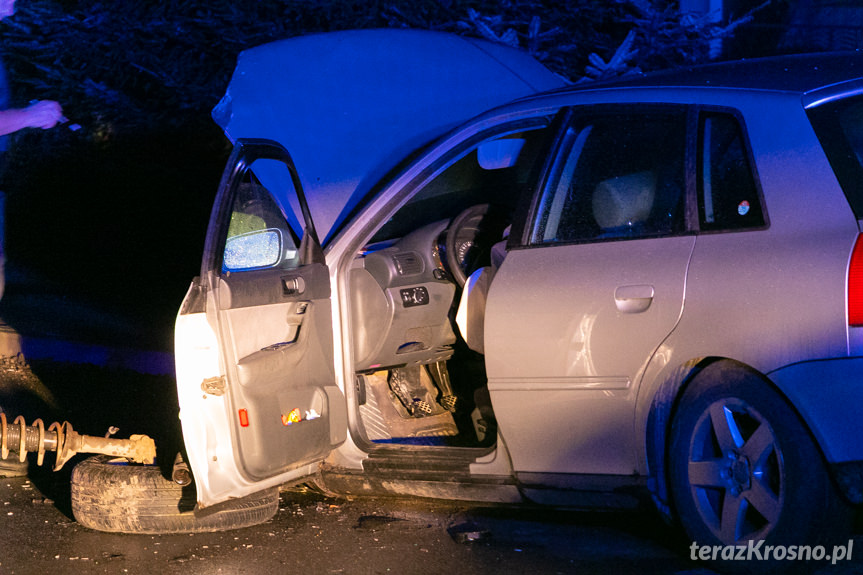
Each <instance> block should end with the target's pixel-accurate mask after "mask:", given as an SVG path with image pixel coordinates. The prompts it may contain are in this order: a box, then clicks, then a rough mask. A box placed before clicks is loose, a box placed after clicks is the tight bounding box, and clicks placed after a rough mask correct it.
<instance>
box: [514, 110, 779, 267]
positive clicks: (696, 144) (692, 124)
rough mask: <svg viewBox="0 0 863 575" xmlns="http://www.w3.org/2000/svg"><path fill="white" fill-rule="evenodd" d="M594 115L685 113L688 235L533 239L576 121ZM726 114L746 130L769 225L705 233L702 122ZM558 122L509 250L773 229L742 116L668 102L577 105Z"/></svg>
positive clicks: (748, 153) (745, 143) (749, 158)
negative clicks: (702, 222)
mask: <svg viewBox="0 0 863 575" xmlns="http://www.w3.org/2000/svg"><path fill="white" fill-rule="evenodd" d="M594 110H600V111H602V112H604V113H613V112H614V110H628V111H638V110H643V111H645V112H650V111H654V112H661V111H662V110H681V111H682V112H683V113H685V114H686V136H685V140H686V150H685V157H684V160H683V162H684V170H685V174H684V178H683V179H684V190H683V201H684V206H683V211H684V229H683V230H681V231H680V232H678V233H674V234H668V235H661V236H644V237H636V238H602V239H596V238H587V239H579V240H571V241H566V242H548V243H532V242H531V236H532V234H533V233H534V228H535V226H536V225H538V217H539V216H540V214H539V209H540V206H541V202H542V198H543V196H544V195H545V194H546V193H547V191H548V189H549V187H550V186H553V185H555V184H556V183H557V181H556V177H555V171H556V169H557V165H558V164H559V163H560V162H565V161H566V158H565V157H564V156H565V155H566V154H567V152H568V147H567V145H568V141H567V138H568V136H567V132H568V128H569V127H570V126H571V124H572V122H573V121H574V119H575V118H576V117H577V116H578V115H580V114H582V113H591V112H593V111H594ZM716 114H722V115H727V116H730V117H732V118H733V119H734V120H735V121H736V122H737V125H738V127H739V128H740V132H741V135H742V138H743V147H744V149H745V153H746V161H747V163H748V166H749V170H750V173H751V175H752V178H753V180H754V185H755V193H756V196H757V198H758V201H759V203H760V205H761V212H762V216H763V220H764V223H763V225H761V226H753V227H746V228H735V229H728V228H723V229H701V225H700V213H699V194H700V193H701V191H700V185H699V182H698V177H699V176H698V175H699V170H700V166H699V162H700V161H701V160H700V158H701V153H702V142H701V133H700V132H701V120H702V118H703V117H704V116H705V115H716ZM556 122H557V133H556V136H555V140H554V142H553V143H552V145H551V147H550V150H549V155H548V160H547V162H546V163H545V165H544V166H543V172H542V174H541V176H540V177H539V178H538V180H537V186H536V190H535V193H534V194H532V195H531V196H530V197H527V198H525V202H524V204H523V205H522V206H521V207H520V208H521V209H520V210H519V213H521V214H523V218H521V219H520V220H517V221H515V222H513V227H512V234H511V235H510V238H509V242H508V244H507V250H515V249H534V248H543V247H553V246H561V245H572V244H591V243H596V242H600V241H601V242H607V241H636V240H642V239H658V238H664V237H680V236H686V235H701V234H711V235H712V234H726V233H742V232H750V231H760V230H766V229H769V228H770V213H769V206H768V205H767V202H766V200H765V197H764V190H763V186H762V185H761V176H760V174H759V172H758V164H757V162H756V161H755V154H754V152H753V150H752V144H751V141H750V137H749V129H748V126H747V125H746V121H745V118H744V116H743V114H742V112H741V111H740V110H738V109H737V108H733V107H730V106H721V105H710V104H706V105H705V104H689V103H672V102H669V103H665V102H636V103H632V102H615V103H602V104H588V105H583V106H580V105H574V106H568V107H565V108H563V109H562V110H561V113H560V114H559V117H558V120H557V121H556Z"/></svg>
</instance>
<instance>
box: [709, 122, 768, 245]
mask: <svg viewBox="0 0 863 575" xmlns="http://www.w3.org/2000/svg"><path fill="white" fill-rule="evenodd" d="M698 149H699V155H700V157H699V162H698V212H699V214H698V215H699V227H700V229H701V230H703V231H713V230H739V229H745V228H756V227H761V226H763V225H764V213H763V211H762V209H761V201H760V198H759V194H758V188H757V187H756V185H755V177H754V176H753V173H752V169H751V167H750V164H749V155H748V153H747V151H746V144H745V140H744V138H743V130H742V129H741V127H740V124H739V123H738V121H737V119H736V118H735V117H734V116H731V115H729V114H703V115H702V116H701V118H700V121H699V146H698Z"/></svg>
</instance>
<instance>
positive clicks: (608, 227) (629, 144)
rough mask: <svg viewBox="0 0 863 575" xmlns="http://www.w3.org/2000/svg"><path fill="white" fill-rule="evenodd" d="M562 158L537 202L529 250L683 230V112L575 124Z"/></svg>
mask: <svg viewBox="0 0 863 575" xmlns="http://www.w3.org/2000/svg"><path fill="white" fill-rule="evenodd" d="M563 150H564V151H563V154H562V155H561V156H560V158H559V160H558V162H557V163H556V165H555V167H554V169H553V173H552V177H551V179H550V185H549V187H548V188H547V189H546V191H545V193H544V195H543V197H542V198H541V201H540V205H539V208H538V211H537V218H536V222H535V224H534V227H533V230H532V232H531V243H532V244H548V243H566V242H577V241H588V240H611V239H629V238H640V237H656V236H664V235H671V234H675V233H680V232H682V231H683V230H684V228H685V219H684V209H683V206H684V196H685V194H684V187H685V178H684V165H685V164H684V159H685V157H686V116H685V112H684V111H683V110H681V111H680V112H644V113H634V112H633V113H598V114H596V115H585V116H580V117H579V118H578V119H576V120H575V121H574V122H573V123H572V124H571V126H570V127H569V128H568V131H567V135H566V139H565V144H564V147H563Z"/></svg>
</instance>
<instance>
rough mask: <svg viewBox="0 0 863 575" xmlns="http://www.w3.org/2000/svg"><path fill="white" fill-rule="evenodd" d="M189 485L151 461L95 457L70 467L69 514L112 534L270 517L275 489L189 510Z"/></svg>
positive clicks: (192, 529)
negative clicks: (168, 476)
mask: <svg viewBox="0 0 863 575" xmlns="http://www.w3.org/2000/svg"><path fill="white" fill-rule="evenodd" d="M196 499H197V498H196V495H195V490H194V485H189V486H186V487H181V486H180V485H177V484H176V483H175V482H173V481H170V480H168V479H165V478H164V477H163V476H162V472H161V469H160V468H159V467H158V466H155V465H134V464H127V463H126V460H125V459H117V458H113V457H109V456H104V455H98V456H95V457H91V458H88V459H85V460H84V461H82V462H80V463H78V464H77V465H76V466H75V467H74V469H73V470H72V513H73V515H74V516H75V519H76V520H77V521H78V523H80V524H81V525H83V526H84V527H89V528H90V529H95V530H97V531H109V532H114V533H150V534H160V533H201V532H209V531H224V530H228V529H237V528H241V527H249V526H252V525H257V524H259V523H263V522H264V521H267V520H268V519H270V518H271V517H272V516H273V515H275V513H276V511H277V510H278V507H279V490H278V488H277V487H273V488H270V489H266V490H263V491H260V492H258V493H253V494H251V495H248V496H246V497H243V498H241V499H235V500H231V501H227V502H225V503H221V504H218V505H214V506H213V507H211V508H207V509H206V510H204V511H200V512H198V511H194V507H195V504H196Z"/></svg>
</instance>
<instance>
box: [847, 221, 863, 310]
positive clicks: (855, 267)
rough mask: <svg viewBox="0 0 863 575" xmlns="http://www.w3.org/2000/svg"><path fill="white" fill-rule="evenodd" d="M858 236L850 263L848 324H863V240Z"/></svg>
mask: <svg viewBox="0 0 863 575" xmlns="http://www.w3.org/2000/svg"><path fill="white" fill-rule="evenodd" d="M861 237H863V236H857V243H856V244H854V252H853V253H852V254H851V263H850V264H849V265H848V325H850V326H863V241H861Z"/></svg>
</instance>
